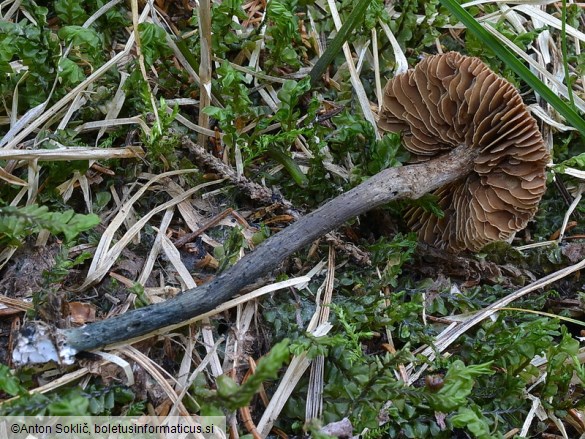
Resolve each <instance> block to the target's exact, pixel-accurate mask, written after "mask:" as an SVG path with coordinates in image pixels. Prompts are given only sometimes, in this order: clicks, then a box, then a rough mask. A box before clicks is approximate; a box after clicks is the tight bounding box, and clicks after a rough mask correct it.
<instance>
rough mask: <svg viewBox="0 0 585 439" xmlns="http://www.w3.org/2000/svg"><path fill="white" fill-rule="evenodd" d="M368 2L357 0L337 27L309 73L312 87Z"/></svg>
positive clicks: (368, 0) (353, 27) (339, 48)
mask: <svg viewBox="0 0 585 439" xmlns="http://www.w3.org/2000/svg"><path fill="white" fill-rule="evenodd" d="M370 3H372V0H360V1H359V3H358V4H357V5H356V7H355V8H354V10H353V11H351V14H349V17H348V19H347V21H346V22H345V23H343V25H342V26H341V29H339V32H337V35H335V38H333V41H332V42H331V44H330V45H329V46H328V47H327V49H325V52H324V53H323V55H321V58H319V60H318V61H317V63H316V64H315V65H314V66H313V68H312V69H311V73H310V74H309V76H310V77H311V86H312V87H314V86H315V85H316V84H317V83H318V82H319V80H320V79H321V76H322V75H323V73H325V70H326V69H327V67H328V66H329V64H331V63H332V62H333V60H334V59H335V57H336V56H337V54H338V53H339V52H340V51H341V48H342V47H343V43H345V42H346V41H347V39H348V38H349V35H350V34H351V32H352V31H353V30H354V29H355V28H356V26H357V25H358V24H360V23H361V22H362V21H363V18H364V14H365V13H366V9H368V6H369V5H370Z"/></svg>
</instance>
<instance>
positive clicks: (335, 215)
mask: <svg viewBox="0 0 585 439" xmlns="http://www.w3.org/2000/svg"><path fill="white" fill-rule="evenodd" d="M476 154H477V152H476V151H474V150H470V149H469V148H465V146H460V147H458V148H455V149H454V150H452V151H450V152H449V153H447V154H445V155H443V156H441V157H439V158H436V159H433V160H429V161H428V162H425V163H420V164H416V165H409V166H404V167H398V168H390V169H386V170H384V171H382V172H380V173H378V174H377V175H375V176H373V177H372V178H370V179H369V180H367V181H365V182H364V183H362V184H360V185H359V186H357V187H355V188H353V189H352V190H350V191H348V192H346V193H344V194H342V195H340V196H338V197H336V198H334V199H333V200H331V201H329V202H328V203H326V204H324V205H323V206H322V207H320V208H319V209H317V210H315V211H313V212H312V213H310V214H308V215H306V216H305V217H303V218H301V219H300V220H299V221H297V222H296V223H294V224H292V225H291V226H289V227H287V228H286V229H284V230H283V231H282V232H279V233H277V234H276V235H273V236H272V237H270V238H269V239H267V240H266V241H265V242H264V243H262V244H261V245H260V246H258V247H257V248H256V249H255V250H254V251H252V252H251V253H248V254H247V255H246V256H244V257H243V258H242V259H241V260H240V261H238V262H237V263H236V264H235V265H234V266H232V267H231V268H229V269H228V270H226V271H225V272H223V273H222V274H220V275H218V276H217V277H216V278H215V279H214V280H213V281H211V282H209V283H207V284H205V285H201V286H199V287H197V288H194V289H190V290H187V291H184V292H183V293H181V294H179V295H178V296H176V297H174V298H172V299H169V300H167V301H166V302H163V303H159V304H156V305H150V306H147V307H144V308H140V309H137V310H133V311H129V312H127V313H125V314H123V315H120V316H117V317H114V318H110V319H107V320H102V321H100V322H96V323H92V324H89V325H86V326H84V327H81V328H74V329H67V330H63V331H62V334H61V335H62V336H63V337H62V340H63V342H64V344H63V345H64V346H66V347H68V348H70V349H73V350H75V351H76V352H80V351H88V350H92V349H96V348H99V347H103V346H108V345H113V344H117V343H121V342H127V341H128V340H130V339H136V338H142V337H143V336H145V335H147V334H149V333H150V332H152V331H155V330H159V329H161V328H164V327H166V326H171V325H176V324H177V323H179V322H183V321H187V320H189V319H192V318H193V317H196V316H198V315H200V314H203V313H205V312H208V311H211V310H212V309H214V308H215V307H217V306H218V305H220V304H221V303H223V302H225V301H227V300H228V299H230V298H231V297H232V296H234V295H235V294H237V293H238V292H239V291H240V290H241V289H242V288H244V287H245V286H247V285H249V284H250V283H252V282H253V281H254V280H256V279H257V278H259V277H261V276H263V275H266V273H268V272H270V271H271V270H274V269H275V268H276V267H278V265H279V264H280V263H281V262H282V261H283V260H284V259H285V258H287V257H288V256H290V255H291V254H292V253H294V252H295V251H297V250H299V249H301V248H303V247H304V246H306V245H307V244H309V243H311V242H312V241H314V240H315V239H317V238H319V237H321V236H323V235H325V234H326V233H327V232H329V231H331V230H332V229H334V228H336V227H339V226H340V225H342V224H343V223H345V222H346V221H348V220H349V219H351V218H354V217H356V216H358V215H360V214H362V213H364V212H366V211H368V210H370V209H373V208H374V207H377V206H380V205H382V204H385V203H387V202H389V201H391V200H396V199H403V198H411V199H416V198H419V197H421V196H422V195H424V194H426V193H428V192H430V191H432V190H434V189H436V188H438V187H440V186H442V185H444V184H447V183H449V182H451V181H455V180H457V179H459V178H462V177H463V176H464V175H466V174H468V173H469V171H470V170H471V169H472V167H473V159H474V157H475V155H476ZM60 338H61V337H60Z"/></svg>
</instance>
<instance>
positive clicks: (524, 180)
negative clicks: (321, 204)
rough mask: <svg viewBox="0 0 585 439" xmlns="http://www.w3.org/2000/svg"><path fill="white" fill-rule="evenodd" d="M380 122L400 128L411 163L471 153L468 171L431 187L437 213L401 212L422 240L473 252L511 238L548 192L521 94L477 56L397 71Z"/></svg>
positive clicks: (542, 152)
mask: <svg viewBox="0 0 585 439" xmlns="http://www.w3.org/2000/svg"><path fill="white" fill-rule="evenodd" d="M378 123H379V127H380V128H381V129H382V130H384V131H393V132H398V131H402V135H403V140H404V144H405V147H406V149H407V150H408V151H409V152H410V153H411V154H412V162H413V163H420V162H424V161H427V160H430V159H432V158H434V157H436V156H438V155H440V154H443V153H444V152H446V151H450V150H452V149H454V148H456V147H457V146H460V145H465V146H466V147H467V148H472V149H474V150H475V151H476V154H477V155H476V156H475V158H474V163H473V171H472V172H471V173H468V174H467V175H466V176H464V177H462V178H460V179H458V180H456V181H454V182H451V183H448V184H445V185H444V186H442V187H440V188H438V189H436V190H435V191H434V192H433V194H434V195H435V196H436V197H437V202H438V204H439V206H440V208H441V209H442V210H443V212H444V216H443V218H439V217H437V216H436V215H433V214H432V213H430V212H428V211H426V210H424V209H422V208H421V207H412V208H410V209H409V210H408V211H407V212H406V217H407V222H408V225H409V227H411V228H412V229H413V230H415V231H416V232H417V233H418V235H419V237H420V239H421V240H423V241H425V242H427V243H429V244H431V245H434V246H436V247H439V248H442V249H445V250H451V251H454V252H460V251H463V250H472V251H477V250H479V249H481V248H482V247H483V246H485V245H486V244H488V243H490V242H492V241H498V240H507V239H509V238H510V237H512V236H513V235H514V233H515V232H516V231H518V230H521V229H523V228H524V227H525V226H526V224H527V223H528V221H529V220H530V219H531V218H532V217H533V216H534V214H535V213H536V210H537V208H538V203H539V202H540V199H541V197H542V195H543V194H544V192H545V189H546V186H545V183H546V175H545V166H546V164H547V163H548V160H549V155H548V152H547V149H546V147H545V145H544V142H543V139H542V136H541V134H540V132H539V130H538V126H537V124H536V121H535V120H534V118H533V117H532V116H531V115H530V113H529V112H528V110H527V108H526V106H525V105H524V103H523V102H522V98H521V97H520V94H519V93H518V92H517V91H516V89H515V88H514V87H513V86H512V84H510V83H509V82H508V81H506V80H505V79H503V78H500V77H499V76H498V75H497V74H495V73H494V72H493V71H491V70H490V69H489V68H488V67H487V66H486V65H485V64H484V63H483V62H482V61H481V60H480V59H478V58H473V57H468V56H464V55H461V54H459V53H456V52H449V53H445V54H442V55H434V56H429V57H427V58H425V59H424V60H423V61H422V62H420V63H419V64H418V65H417V66H416V67H415V68H413V69H410V70H408V71H407V72H405V73H403V74H400V75H397V76H395V77H394V78H392V79H391V80H390V81H389V82H388V84H387V85H386V88H385V90H384V98H383V104H382V109H381V111H380V116H379V122H378Z"/></svg>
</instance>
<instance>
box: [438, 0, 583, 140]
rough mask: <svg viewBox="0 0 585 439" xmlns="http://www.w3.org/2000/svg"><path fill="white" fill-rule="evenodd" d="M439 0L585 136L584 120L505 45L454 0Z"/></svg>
mask: <svg viewBox="0 0 585 439" xmlns="http://www.w3.org/2000/svg"><path fill="white" fill-rule="evenodd" d="M440 2H441V3H442V4H443V6H445V7H446V8H447V9H449V11H451V13H452V14H453V15H454V16H455V17H456V18H457V19H458V20H459V21H461V23H463V24H464V25H465V26H466V27H467V30H468V31H469V32H473V33H474V34H475V36H477V37H478V38H479V39H480V40H481V41H482V42H483V43H484V44H485V45H486V46H487V47H489V48H490V49H492V50H493V51H494V53H495V54H496V55H497V56H498V58H500V59H501V60H502V61H503V62H504V63H505V64H506V65H507V66H508V67H510V68H511V69H512V70H513V71H514V72H515V73H516V74H517V75H518V76H519V77H520V78H521V79H522V80H523V81H524V82H526V83H527V84H528V85H529V86H530V87H531V88H533V89H534V90H535V91H536V92H537V93H538V94H539V95H540V96H542V97H543V98H544V99H545V100H546V101H547V102H548V103H549V104H551V105H552V106H553V107H554V108H555V109H556V110H557V111H558V112H559V114H561V115H562V116H563V117H564V118H565V119H566V120H567V122H569V123H570V124H571V125H573V126H574V127H575V128H576V129H577V130H579V132H580V133H581V135H583V136H585V120H583V118H581V116H579V114H578V113H577V112H576V111H575V110H574V109H572V108H571V107H570V106H568V105H567V104H566V103H565V102H564V101H563V100H562V99H561V98H559V97H558V96H557V95H556V94H555V93H554V92H553V91H552V90H551V89H550V88H548V87H547V86H546V85H544V84H543V82H542V81H541V80H540V79H538V78H537V77H536V76H535V75H534V74H533V73H532V72H531V71H530V70H529V69H528V68H527V67H526V66H525V65H524V64H523V63H522V62H521V61H519V60H518V58H516V56H515V55H514V54H513V53H512V52H510V50H508V48H507V47H505V46H503V45H502V44H501V43H500V42H499V41H498V40H497V39H496V37H494V36H493V35H492V34H490V33H489V32H488V31H486V30H485V29H484V28H483V27H482V26H481V24H479V23H478V22H477V21H476V20H475V19H474V18H473V17H472V16H471V15H470V14H469V12H467V11H466V10H465V9H463V8H462V7H461V5H459V3H457V1H456V0H440Z"/></svg>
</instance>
